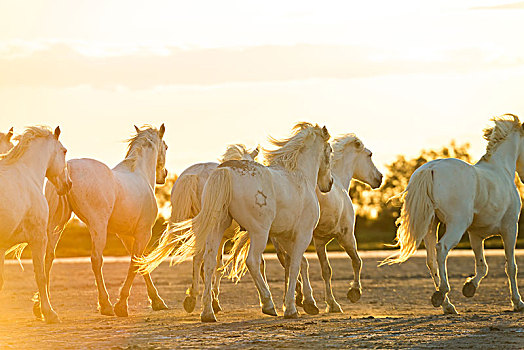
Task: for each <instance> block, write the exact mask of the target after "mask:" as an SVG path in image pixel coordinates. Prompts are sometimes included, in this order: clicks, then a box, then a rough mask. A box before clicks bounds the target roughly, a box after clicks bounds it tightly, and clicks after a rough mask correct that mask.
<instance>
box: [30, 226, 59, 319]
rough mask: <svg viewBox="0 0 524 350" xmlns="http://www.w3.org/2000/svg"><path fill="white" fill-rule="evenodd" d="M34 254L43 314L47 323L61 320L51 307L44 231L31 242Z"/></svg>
mask: <svg viewBox="0 0 524 350" xmlns="http://www.w3.org/2000/svg"><path fill="white" fill-rule="evenodd" d="M29 246H30V247H31V252H32V254H33V268H34V271H35V279H36V284H37V286H38V293H39V297H40V307H41V310H42V315H43V316H44V320H45V321H46V322H47V323H56V322H59V319H58V315H57V314H56V312H55V311H54V310H53V308H52V307H51V303H50V302H49V295H48V294H47V280H46V274H45V268H44V259H45V250H46V246H47V236H46V235H45V233H43V235H42V237H41V238H40V239H38V238H37V239H35V240H34V241H32V242H30V243H29Z"/></svg>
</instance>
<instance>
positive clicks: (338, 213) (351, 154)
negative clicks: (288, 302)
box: [227, 134, 382, 314]
mask: <svg viewBox="0 0 524 350" xmlns="http://www.w3.org/2000/svg"><path fill="white" fill-rule="evenodd" d="M331 146H332V147H333V164H332V174H333V180H334V182H333V187H332V188H331V191H329V192H327V193H322V192H321V191H320V190H319V189H318V188H317V190H316V192H317V197H318V201H319V203H320V219H319V221H318V225H317V227H316V228H315V230H314V231H313V241H314V243H315V249H316V252H317V256H318V259H319V262H320V267H321V270H322V278H323V279H324V283H325V292H326V304H327V311H328V312H342V308H341V307H340V305H339V304H338V303H337V301H336V300H335V297H334V296H333V291H332V288H331V272H332V270H331V266H330V265H329V260H328V258H327V254H326V245H327V244H328V243H329V242H330V241H331V240H333V239H334V238H336V239H337V241H338V242H339V244H340V245H342V247H343V248H344V250H345V251H346V253H347V254H348V255H349V257H350V258H351V262H352V266H353V282H352V283H351V285H350V288H349V291H348V293H347V297H348V299H349V300H351V301H352V302H357V301H358V300H359V299H360V296H361V294H362V288H361V285H360V271H361V268H362V260H361V259H360V257H359V256H358V252H357V242H356V239H355V232H354V229H355V211H354V209H353V203H352V202H351V198H350V197H349V193H348V191H349V185H350V182H351V179H352V178H354V179H356V180H358V181H361V182H364V183H367V184H368V185H370V186H371V187H372V188H378V187H379V186H380V184H381V183H382V174H381V173H380V172H379V171H378V169H377V168H376V167H375V164H373V161H372V160H371V156H372V153H371V151H370V150H369V149H367V148H365V147H364V145H363V143H362V141H360V140H359V139H358V138H357V137H356V136H355V135H354V134H346V135H342V136H340V137H338V138H336V139H334V140H333V142H332V143H331ZM271 240H272V242H273V245H274V246H275V249H276V250H277V254H278V256H279V260H280V262H281V263H282V265H283V266H284V268H285V269H286V271H288V269H289V255H287V254H286V253H285V252H283V251H282V249H281V246H280V244H279V242H278V239H275V237H271ZM247 242H248V237H247V233H245V232H242V233H240V234H238V235H237V236H236V237H235V238H234V245H233V249H232V255H231V259H230V260H228V262H227V264H228V266H231V270H230V272H229V277H232V278H235V279H239V278H240V277H241V276H242V274H243V273H244V272H245V269H244V270H243V271H242V270H241V268H242V263H241V260H242V259H245V253H247V250H246V249H245V245H246V244H247ZM307 270H308V263H307V260H306V258H305V257H303V258H302V270H301V276H302V280H303V281H304V283H305V291H304V297H305V299H304V302H303V303H302V300H301V296H302V295H301V294H299V293H297V305H300V304H303V306H304V309H305V311H306V312H307V313H311V314H314V313H315V310H314V307H313V304H311V302H310V301H308V299H311V296H310V295H309V294H310V286H309V278H308V276H307V273H306V272H307ZM286 275H287V273H286ZM299 284H300V283H299ZM299 287H300V286H297V289H298V288H299ZM297 292H299V290H297ZM316 313H318V310H317V311H316Z"/></svg>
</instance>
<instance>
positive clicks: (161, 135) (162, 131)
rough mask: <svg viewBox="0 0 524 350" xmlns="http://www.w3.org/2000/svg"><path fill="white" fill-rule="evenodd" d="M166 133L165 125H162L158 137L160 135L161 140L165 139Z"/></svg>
mask: <svg viewBox="0 0 524 350" xmlns="http://www.w3.org/2000/svg"><path fill="white" fill-rule="evenodd" d="M165 132H166V127H165V125H164V123H162V125H160V129H159V130H158V135H160V138H162V137H164V133H165Z"/></svg>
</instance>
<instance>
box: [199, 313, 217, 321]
mask: <svg viewBox="0 0 524 350" xmlns="http://www.w3.org/2000/svg"><path fill="white" fill-rule="evenodd" d="M200 321H202V322H216V321H217V319H216V317H215V315H214V314H210V315H200Z"/></svg>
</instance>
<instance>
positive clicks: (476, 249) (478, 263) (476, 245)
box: [462, 232, 488, 298]
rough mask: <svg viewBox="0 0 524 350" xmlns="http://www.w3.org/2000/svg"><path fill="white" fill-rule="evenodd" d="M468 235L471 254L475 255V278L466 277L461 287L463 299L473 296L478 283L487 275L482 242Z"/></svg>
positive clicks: (477, 237) (476, 237) (473, 235)
mask: <svg viewBox="0 0 524 350" xmlns="http://www.w3.org/2000/svg"><path fill="white" fill-rule="evenodd" d="M468 234H469V242H470V244H471V248H472V249H473V253H475V276H473V277H468V278H467V279H466V282H465V283H464V287H462V294H464V296H465V297H468V298H471V297H472V296H473V295H475V291H476V290H477V288H478V286H479V284H480V281H481V280H482V279H483V278H484V277H485V276H486V275H487V274H488V265H487V264H486V258H485V257H484V240H483V239H482V238H481V237H479V236H477V235H475V234H472V233H471V232H468Z"/></svg>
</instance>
